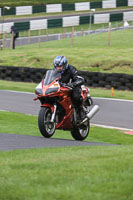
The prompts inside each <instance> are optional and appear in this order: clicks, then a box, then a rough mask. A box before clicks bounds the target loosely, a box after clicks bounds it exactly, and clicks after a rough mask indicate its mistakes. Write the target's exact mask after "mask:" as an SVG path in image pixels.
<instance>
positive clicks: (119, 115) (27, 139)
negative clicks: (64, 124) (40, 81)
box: [0, 90, 133, 151]
mask: <svg viewBox="0 0 133 200" xmlns="http://www.w3.org/2000/svg"><path fill="white" fill-rule="evenodd" d="M34 97H35V95H34V94H33V93H24V92H13V91H4V90H3V91H2V90H0V110H6V111H11V112H19V113H25V114H31V115H38V112H39V110H40V103H39V102H38V101H36V102H34V101H33V98H34ZM93 100H94V104H98V105H99V106H100V111H99V112H98V113H97V114H96V116H94V118H93V119H92V120H91V123H95V124H102V125H108V126H113V127H114V128H115V127H118V126H119V127H120V128H121V129H122V128H124V129H128V130H129V129H130V130H133V109H132V108H133V101H128V100H127V101H123V100H114V99H104V98H101V99H100V98H94V99H93ZM88 137H89V136H88ZM91 145H113V144H107V143H97V142H86V141H76V140H67V139H54V138H44V137H43V136H29V135H17V134H7V133H0V151H7V150H15V149H31V148H46V147H65V146H91Z"/></svg>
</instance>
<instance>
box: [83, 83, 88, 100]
mask: <svg viewBox="0 0 133 200" xmlns="http://www.w3.org/2000/svg"><path fill="white" fill-rule="evenodd" d="M87 94H88V88H87V87H85V86H84V85H83V86H81V96H82V98H83V100H85V99H86V98H87Z"/></svg>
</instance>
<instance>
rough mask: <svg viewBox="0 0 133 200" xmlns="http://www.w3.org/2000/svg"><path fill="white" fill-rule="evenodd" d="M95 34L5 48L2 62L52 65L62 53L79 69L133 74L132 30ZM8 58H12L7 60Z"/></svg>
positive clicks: (0, 59)
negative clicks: (109, 39)
mask: <svg viewBox="0 0 133 200" xmlns="http://www.w3.org/2000/svg"><path fill="white" fill-rule="evenodd" d="M107 38H108V33H102V34H93V35H88V36H84V37H83V36H82V37H77V38H74V45H73V48H71V39H63V40H59V41H52V42H45V43H41V47H40V48H39V47H38V44H34V45H28V46H23V47H22V46H21V47H17V48H16V50H14V51H13V50H11V49H5V50H3V51H1V58H0V65H8V66H27V67H42V68H52V67H53V59H54V58H55V57H56V56H57V55H60V54H63V55H65V56H66V57H67V59H68V61H69V63H71V64H72V65H75V66H76V67H77V69H79V70H89V71H99V72H119V73H129V74H133V59H132V55H133V48H132V45H131V44H132V30H131V29H130V30H123V31H115V32H112V33H111V47H110V48H109V47H108V45H107V43H108V41H107ZM7 57H8V59H7Z"/></svg>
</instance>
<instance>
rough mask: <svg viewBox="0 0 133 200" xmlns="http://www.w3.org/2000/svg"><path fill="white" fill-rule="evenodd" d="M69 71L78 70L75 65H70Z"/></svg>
mask: <svg viewBox="0 0 133 200" xmlns="http://www.w3.org/2000/svg"><path fill="white" fill-rule="evenodd" d="M68 70H70V71H72V72H73V71H77V69H76V67H74V66H73V65H70V64H69V65H68Z"/></svg>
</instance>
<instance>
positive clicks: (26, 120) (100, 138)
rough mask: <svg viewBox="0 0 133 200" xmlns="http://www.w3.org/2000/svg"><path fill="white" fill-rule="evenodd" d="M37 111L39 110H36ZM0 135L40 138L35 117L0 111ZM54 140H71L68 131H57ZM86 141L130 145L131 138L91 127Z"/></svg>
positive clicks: (115, 131) (116, 132) (118, 132)
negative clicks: (8, 134)
mask: <svg viewBox="0 0 133 200" xmlns="http://www.w3.org/2000/svg"><path fill="white" fill-rule="evenodd" d="M38 111H39V110H38ZM0 124H1V126H0V133H14V134H22V135H34V136H40V135H41V133H40V132H39V130H38V120H37V116H31V115H25V114H20V113H12V112H5V111H0ZM54 137H55V138H64V139H73V138H72V136H71V134H70V132H69V131H62V130H61V131H59V130H57V131H56V133H55V134H54ZM86 140H87V141H95V142H106V143H112V144H127V145H129V144H132V143H133V137H132V136H131V135H127V134H123V131H120V130H112V129H106V128H99V127H94V126H91V129H90V135H89V136H88V138H87V139H86Z"/></svg>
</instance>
